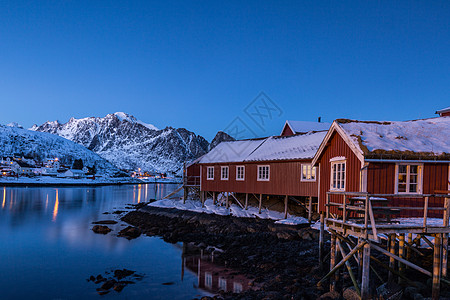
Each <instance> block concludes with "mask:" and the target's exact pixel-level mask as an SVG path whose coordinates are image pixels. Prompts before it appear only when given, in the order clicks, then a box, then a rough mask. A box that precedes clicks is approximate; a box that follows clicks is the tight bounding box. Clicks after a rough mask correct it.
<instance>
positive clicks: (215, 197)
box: [213, 192, 217, 205]
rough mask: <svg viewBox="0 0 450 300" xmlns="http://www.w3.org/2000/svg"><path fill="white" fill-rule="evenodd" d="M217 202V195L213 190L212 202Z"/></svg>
mask: <svg viewBox="0 0 450 300" xmlns="http://www.w3.org/2000/svg"><path fill="white" fill-rule="evenodd" d="M216 202H217V195H216V192H213V204H214V205H216Z"/></svg>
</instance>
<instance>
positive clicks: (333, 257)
mask: <svg viewBox="0 0 450 300" xmlns="http://www.w3.org/2000/svg"><path fill="white" fill-rule="evenodd" d="M330 248H331V250H330V256H331V257H330V271H331V270H333V268H334V267H335V266H336V234H334V233H331V246H330ZM335 279H336V277H334V278H333V277H332V279H331V282H330V291H335V290H336V280H335Z"/></svg>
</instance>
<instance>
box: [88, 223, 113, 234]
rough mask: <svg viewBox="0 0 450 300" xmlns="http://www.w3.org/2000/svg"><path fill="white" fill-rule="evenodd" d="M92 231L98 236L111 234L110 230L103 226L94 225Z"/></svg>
mask: <svg viewBox="0 0 450 300" xmlns="http://www.w3.org/2000/svg"><path fill="white" fill-rule="evenodd" d="M92 231H93V232H95V233H99V234H107V233H109V232H111V228H109V227H108V226H104V225H95V226H94V227H92Z"/></svg>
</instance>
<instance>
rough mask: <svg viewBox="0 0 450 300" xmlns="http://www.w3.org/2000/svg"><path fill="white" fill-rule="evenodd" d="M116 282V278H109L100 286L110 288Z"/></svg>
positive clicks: (104, 288) (105, 288)
mask: <svg viewBox="0 0 450 300" xmlns="http://www.w3.org/2000/svg"><path fill="white" fill-rule="evenodd" d="M116 282H117V281H116V280H114V279H110V280H107V281H106V282H105V283H104V284H102V286H101V287H100V288H101V289H103V290H109V289H110V288H112V287H113V286H114V285H115V284H116Z"/></svg>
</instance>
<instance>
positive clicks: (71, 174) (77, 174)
mask: <svg viewBox="0 0 450 300" xmlns="http://www.w3.org/2000/svg"><path fill="white" fill-rule="evenodd" d="M85 176H86V173H85V172H84V171H83V170H75V169H69V170H67V171H65V172H64V173H61V174H60V175H59V177H65V178H83V177H85Z"/></svg>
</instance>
